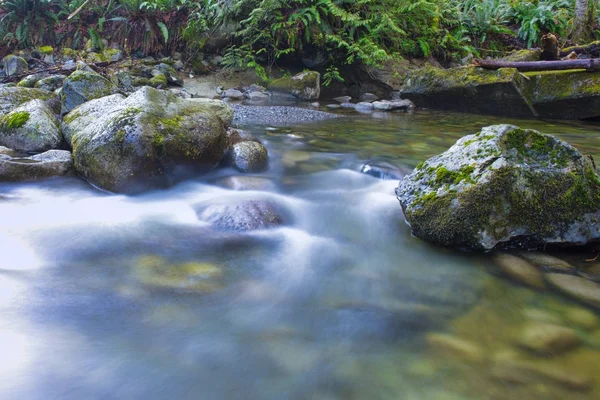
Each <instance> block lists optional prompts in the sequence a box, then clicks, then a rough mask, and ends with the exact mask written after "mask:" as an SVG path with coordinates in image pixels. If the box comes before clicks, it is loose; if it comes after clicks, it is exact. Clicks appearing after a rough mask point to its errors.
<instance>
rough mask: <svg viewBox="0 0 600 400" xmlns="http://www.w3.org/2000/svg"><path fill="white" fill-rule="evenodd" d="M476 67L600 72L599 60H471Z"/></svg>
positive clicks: (523, 70) (522, 70)
mask: <svg viewBox="0 0 600 400" xmlns="http://www.w3.org/2000/svg"><path fill="white" fill-rule="evenodd" d="M473 64H475V66H477V67H482V68H486V69H500V68H516V69H517V70H518V71H519V72H528V71H561V70H567V69H585V70H586V71H588V72H594V71H600V58H589V59H584V60H562V61H499V60H479V59H475V60H473Z"/></svg>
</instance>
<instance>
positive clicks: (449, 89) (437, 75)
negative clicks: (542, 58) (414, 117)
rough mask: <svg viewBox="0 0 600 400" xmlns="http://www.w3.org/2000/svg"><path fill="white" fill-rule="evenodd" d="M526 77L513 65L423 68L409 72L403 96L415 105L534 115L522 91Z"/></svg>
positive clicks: (461, 110)
mask: <svg viewBox="0 0 600 400" xmlns="http://www.w3.org/2000/svg"><path fill="white" fill-rule="evenodd" d="M524 80H525V78H523V76H522V75H521V74H520V73H519V72H518V71H517V70H516V69H514V68H503V69H499V70H497V71H490V70H485V69H482V68H476V67H469V68H462V67H461V68H451V69H440V68H431V67H428V68H423V69H419V70H415V71H412V72H410V73H409V74H408V76H407V79H406V81H405V84H404V87H403V89H402V97H405V98H407V99H409V100H411V101H412V102H413V103H415V105H416V106H417V107H426V108H435V109H440V110H451V111H459V112H470V113H482V114H495V115H507V116H515V117H525V116H534V114H535V113H534V111H533V110H532V108H531V106H530V104H528V102H527V100H526V99H525V98H524V97H523V96H522V95H521V92H520V90H521V89H520V88H521V87H522V84H523V81H524Z"/></svg>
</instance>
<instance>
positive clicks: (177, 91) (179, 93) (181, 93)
mask: <svg viewBox="0 0 600 400" xmlns="http://www.w3.org/2000/svg"><path fill="white" fill-rule="evenodd" d="M169 92H171V93H173V94H174V95H175V96H177V97H179V98H180V99H191V98H192V95H191V94H189V93H188V92H186V91H185V90H183V89H169Z"/></svg>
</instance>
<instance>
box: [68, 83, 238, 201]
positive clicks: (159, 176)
mask: <svg viewBox="0 0 600 400" xmlns="http://www.w3.org/2000/svg"><path fill="white" fill-rule="evenodd" d="M193 100H194V99H190V100H185V99H180V98H177V97H176V96H175V95H173V94H172V93H170V92H167V91H162V90H156V89H153V88H150V87H143V88H141V89H139V90H138V91H136V92H135V93H133V94H132V95H130V96H129V97H127V98H124V97H123V96H121V95H113V96H108V97H104V98H100V99H97V100H92V101H90V102H87V103H85V104H83V105H81V106H80V107H78V108H76V109H75V110H73V111H72V112H71V113H69V114H68V115H66V116H65V117H64V119H63V122H64V124H63V127H64V132H66V134H65V137H66V138H67V141H69V142H70V144H71V146H72V148H73V154H74V157H73V158H74V163H75V168H76V169H77V171H78V173H79V174H80V175H82V176H83V177H84V178H86V179H87V180H89V181H90V182H91V183H92V184H94V185H96V186H99V187H100V188H103V189H106V190H109V191H113V192H122V193H137V192H141V191H144V190H147V189H150V188H155V187H165V186H168V185H171V184H173V183H174V182H177V181H179V180H181V179H185V178H186V177H189V176H197V174H199V173H203V172H206V171H208V170H210V169H212V168H213V167H215V166H216V165H217V164H218V163H219V161H220V160H221V159H222V158H223V154H224V152H225V148H226V136H225V123H224V118H220V117H219V113H223V114H227V115H231V114H232V113H231V110H229V112H228V113H225V112H223V110H224V109H225V108H226V107H227V106H226V105H221V106H215V104H214V103H213V102H197V101H193ZM225 118H227V117H226V116H225Z"/></svg>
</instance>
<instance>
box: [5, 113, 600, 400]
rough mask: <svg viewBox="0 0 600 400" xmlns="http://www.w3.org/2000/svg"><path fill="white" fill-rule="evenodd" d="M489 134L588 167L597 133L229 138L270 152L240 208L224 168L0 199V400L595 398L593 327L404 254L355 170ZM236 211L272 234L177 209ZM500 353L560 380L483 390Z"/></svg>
mask: <svg viewBox="0 0 600 400" xmlns="http://www.w3.org/2000/svg"><path fill="white" fill-rule="evenodd" d="M507 122H508V123H514V124H516V125H519V126H521V127H523V128H533V129H537V130H540V131H541V132H543V133H548V134H555V135H557V136H559V137H560V138H562V139H565V140H566V141H568V142H569V143H571V144H572V145H574V146H575V147H577V148H579V149H580V150H581V151H582V152H584V153H586V154H591V155H592V156H594V157H596V159H600V131H599V130H598V126H597V125H593V124H586V123H582V122H565V121H560V122H555V121H540V120H510V119H509V120H507V119H500V118H496V117H487V116H473V115H465V114H452V113H440V112H430V111H418V112H414V113H389V114H377V113H376V114H373V115H369V114H365V115H358V116H357V115H356V114H353V115H352V116H347V117H345V118H339V119H335V120H329V121H322V122H316V123H311V124H304V125H297V126H288V127H270V126H264V125H245V126H244V125H242V127H243V128H244V129H246V130H248V131H250V132H252V133H253V134H255V135H256V136H257V137H258V138H260V139H261V141H262V142H263V143H264V144H265V145H266V147H267V148H268V150H269V154H270V160H271V167H270V169H269V170H268V171H267V172H265V173H264V174H261V177H264V178H267V179H268V181H265V180H261V181H259V182H261V185H259V186H257V188H256V189H255V190H249V191H239V190H231V189H228V188H227V187H223V184H222V182H224V178H227V177H231V176H235V175H236V173H234V172H233V171H232V170H220V171H218V172H214V173H213V174H211V175H208V176H203V177H201V178H198V179H197V180H189V181H186V182H183V183H180V184H178V185H176V186H174V187H172V188H170V189H167V190H160V191H153V192H149V193H146V194H143V195H138V196H130V197H128V196H122V195H111V194H107V193H103V192H101V191H99V190H97V189H95V188H93V187H91V186H90V185H88V184H87V183H85V182H83V181H81V180H80V179H78V178H60V179H50V180H45V181H40V182H35V183H19V184H14V183H1V184H0V196H1V197H0V249H1V254H0V354H1V355H2V362H1V363H0V376H1V377H2V379H0V398H2V399H30V400H36V399H54V398H57V399H58V398H60V399H110V398H123V399H134V398H135V399H137V398H145V399H162V398H173V399H238V398H239V399H323V400H325V399H367V398H373V399H405V400H412V399H426V400H437V399H439V400H450V399H503V400H507V399H515V400H516V399H519V400H522V399H544V400H552V399H556V400H558V399H565V398H569V399H575V400H578V399H597V398H600V379H599V378H598V376H597V374H595V373H594V372H595V371H596V369H597V360H598V359H600V358H599V357H600V323H598V324H596V325H594V323H595V321H596V320H595V318H596V319H597V318H598V314H597V312H596V311H595V310H591V309H589V308H586V307H585V306H583V305H581V304H577V303H575V302H574V301H572V300H569V299H567V298H565V297H562V296H561V295H559V294H557V293H555V292H553V291H550V290H547V291H534V290H531V289H529V288H526V287H523V286H520V285H519V284H517V283H514V282H511V281H509V280H507V279H505V278H504V277H502V276H501V275H500V274H499V273H497V272H496V269H495V268H494V267H493V264H492V261H491V260H490V259H489V257H488V256H487V255H484V254H471V253H462V252H456V251H452V250H448V249H444V248H439V247H435V246H432V245H429V244H427V243H425V242H422V241H421V240H419V239H416V238H414V237H412V236H411V234H410V229H409V228H408V227H407V226H406V224H405V223H404V220H403V216H402V213H401V210H400V206H399V205H398V202H397V200H396V198H395V196H394V188H395V187H396V186H397V181H395V180H378V179H375V178H373V177H371V176H368V175H364V174H361V173H359V172H357V171H359V170H360V167H361V165H362V164H363V163H364V162H365V161H366V160H370V159H378V160H381V161H389V162H392V163H394V164H397V165H399V166H401V167H404V168H406V169H407V170H410V169H411V168H412V167H414V166H415V165H416V164H417V163H419V162H420V161H423V160H425V159H426V158H428V157H430V156H433V155H435V154H438V153H441V152H443V151H444V150H446V149H447V148H448V147H450V146H451V145H452V144H453V143H454V142H455V141H456V140H457V139H458V138H460V137H462V136H464V135H466V134H469V133H474V132H476V131H477V130H479V129H480V128H481V127H482V126H487V125H492V124H496V123H507ZM236 179H237V178H236ZM242 179H243V178H242ZM265 182H267V184H265ZM2 198H4V199H2ZM241 199H262V200H268V201H271V202H274V203H276V204H277V205H278V207H280V209H281V210H282V214H283V216H284V220H285V223H284V224H283V225H282V226H281V227H276V228H273V229H265V230H257V231H251V232H228V231H218V230H215V229H213V228H211V227H210V226H209V225H208V224H207V223H205V222H203V221H201V220H199V219H198V217H197V215H196V212H195V209H194V207H195V206H196V205H197V204H213V203H215V202H218V203H219V204H229V203H234V202H236V201H240V200H241ZM562 256H564V257H565V258H567V259H569V261H571V262H573V263H583V262H585V258H586V257H588V256H589V254H574V253H569V254H564V255H562ZM173 271H179V272H173ZM577 313H579V314H578V315H586V316H587V320H588V322H587V325H586V328H585V329H584V328H581V329H579V328H578V333H579V335H580V337H581V340H582V343H581V344H580V345H579V346H578V347H577V348H575V349H573V350H571V351H569V352H567V353H564V354H561V355H557V356H554V357H549V358H548V357H546V358H540V357H539V356H537V355H531V354H529V353H527V352H526V351H525V350H522V349H520V348H519V347H518V346H516V345H515V337H517V336H518V335H519V332H520V330H521V329H522V326H523V325H524V324H526V323H528V322H529V321H530V320H544V319H546V320H553V321H555V320H561V321H564V320H566V319H568V318H569V316H570V315H576V314H577ZM432 334H441V335H442V336H443V337H444V338H446V339H445V340H446V342H445V340H440V339H439V337H437V339H436V336H432ZM438 336H439V335H438ZM448 338H454V339H456V340H462V341H463V342H460V343H462V344H460V343H459V344H458V345H457V344H452V343H450V344H449V345H448V343H447V342H448V341H452V340H454V339H448ZM465 343H468V344H470V345H471V347H469V346H467V345H466V344H465ZM513 353H516V355H515V356H514V357H522V358H523V360H526V361H527V362H530V363H532V364H533V363H543V364H544V367H543V368H554V369H553V371H558V372H555V373H554V375H553V374H552V373H546V374H544V373H539V372H532V373H531V374H530V375H532V376H533V378H531V379H530V380H529V381H526V382H520V383H518V384H517V383H515V382H514V380H511V379H510V378H507V377H506V376H504V375H506V374H498V373H496V372H494V365H495V362H496V361H494V360H497V355H498V354H500V355H502V354H509V355H512V354H513ZM561 368H562V369H561ZM557 369H558V370H557ZM546 370H547V369H546ZM565 370H566V371H567V372H565ZM590 372H591V373H590ZM560 373H566V374H568V375H571V374H573V375H577V374H579V373H583V374H588V375H590V378H589V379H590V382H589V384H586V385H583V386H585V387H581V385H576V384H569V383H568V379H567V378H565V377H560V376H558V375H560ZM499 375H502V376H499ZM524 375H527V373H525V374H524ZM557 376H558V377H557ZM565 382H567V383H565Z"/></svg>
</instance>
